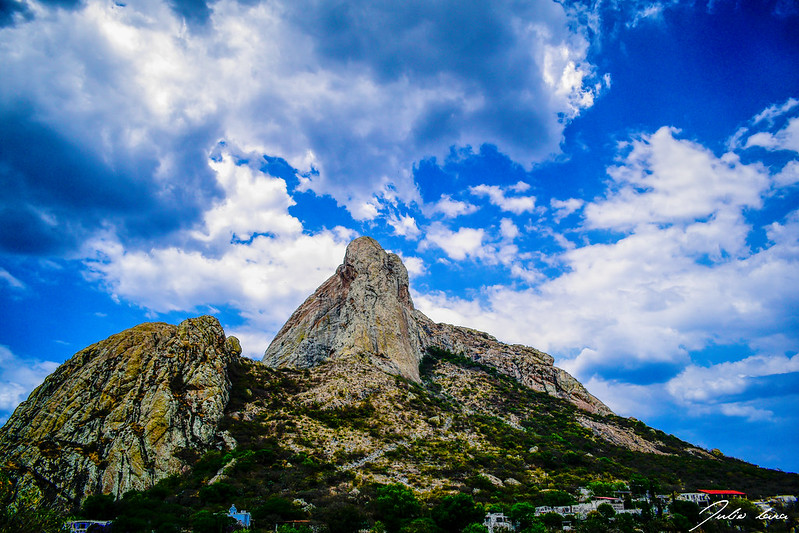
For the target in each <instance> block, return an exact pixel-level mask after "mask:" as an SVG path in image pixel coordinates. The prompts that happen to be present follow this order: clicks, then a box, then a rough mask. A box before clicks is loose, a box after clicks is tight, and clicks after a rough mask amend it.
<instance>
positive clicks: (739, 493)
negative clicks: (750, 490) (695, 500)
mask: <svg viewBox="0 0 799 533" xmlns="http://www.w3.org/2000/svg"><path fill="white" fill-rule="evenodd" d="M699 492H704V493H705V494H715V495H717V496H725V495H728V494H732V495H735V496H746V493H745V492H739V491H737V490H701V489H700V490H699Z"/></svg>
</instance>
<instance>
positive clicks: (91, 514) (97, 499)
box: [80, 494, 117, 520]
mask: <svg viewBox="0 0 799 533" xmlns="http://www.w3.org/2000/svg"><path fill="white" fill-rule="evenodd" d="M116 503H117V502H116V500H115V499H114V497H113V496H111V495H110V494H92V495H90V496H87V497H86V499H85V500H83V505H81V507H80V517H81V518H87V519H90V520H111V519H113V518H116V516H117V505H116Z"/></svg>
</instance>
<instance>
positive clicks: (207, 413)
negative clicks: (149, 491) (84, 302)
mask: <svg viewBox="0 0 799 533" xmlns="http://www.w3.org/2000/svg"><path fill="white" fill-rule="evenodd" d="M240 353H241V347H240V346H239V343H238V340H237V339H236V338H235V337H228V338H225V334H224V331H223V330H222V327H221V326H220V324H219V322H218V321H217V319H216V318H213V317H208V316H205V317H200V318H194V319H189V320H185V321H184V322H182V323H181V324H180V325H178V326H172V325H169V324H164V323H149V324H142V325H139V326H136V327H134V328H131V329H129V330H127V331H123V332H122V333H119V334H116V335H113V336H111V337H109V338H108V339H106V340H104V341H101V342H98V343H97V344H94V345H92V346H89V347H88V348H86V349H84V350H81V351H80V352H78V353H77V354H75V355H74V356H73V357H72V358H71V359H70V360H68V361H67V362H65V363H64V364H63V365H61V366H60V367H59V368H58V369H57V370H56V371H55V372H54V373H53V374H51V375H50V376H48V377H47V379H46V380H45V381H44V383H43V384H42V385H41V386H39V387H38V388H37V389H36V390H35V391H34V392H33V393H32V394H31V395H30V397H29V398H28V400H27V401H25V402H22V403H21V404H20V405H19V406H18V407H17V409H16V410H15V411H14V414H13V415H12V416H11V418H10V419H9V420H8V422H7V423H6V424H5V426H4V427H3V428H2V429H0V458H2V459H3V462H4V463H5V465H6V466H7V467H8V468H9V469H11V470H14V471H15V474H16V477H17V479H18V480H20V481H19V482H21V483H22V484H23V485H35V486H37V487H38V488H39V490H41V491H42V492H43V493H45V495H46V496H48V498H47V499H49V500H52V501H60V502H62V503H66V504H70V503H74V502H78V501H80V499H81V498H82V497H83V496H84V495H85V494H90V493H105V494H109V493H110V494H114V495H116V496H121V495H122V494H123V493H125V492H126V491H128V490H131V489H145V488H149V487H150V486H152V485H153V484H154V483H155V482H156V481H158V480H159V479H162V478H164V477H166V476H168V475H170V474H173V473H177V472H180V471H181V469H183V468H185V467H186V462H185V461H184V459H182V458H181V457H182V456H183V455H184V453H182V452H188V453H186V456H187V457H194V456H196V452H203V451H204V450H207V449H208V448H209V447H212V446H214V445H215V444H216V442H217V440H218V439H219V435H218V431H217V426H218V423H219V420H220V419H221V417H222V415H223V411H224V409H225V406H226V405H227V402H228V397H229V394H230V379H229V377H228V367H229V365H230V363H231V361H232V360H233V359H234V358H237V356H238V355H239V354H240Z"/></svg>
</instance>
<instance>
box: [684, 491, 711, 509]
mask: <svg viewBox="0 0 799 533" xmlns="http://www.w3.org/2000/svg"><path fill="white" fill-rule="evenodd" d="M677 499H678V500H681V501H684V502H693V503H695V504H697V505H699V506H700V507H706V506H707V505H708V504H709V503H710V496H709V495H707V494H705V493H704V492H683V493H680V494H678V495H677Z"/></svg>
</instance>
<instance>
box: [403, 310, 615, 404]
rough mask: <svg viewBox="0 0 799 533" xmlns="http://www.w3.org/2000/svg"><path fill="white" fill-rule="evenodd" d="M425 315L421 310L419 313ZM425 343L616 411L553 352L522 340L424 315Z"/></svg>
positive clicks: (532, 384) (533, 386)
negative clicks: (511, 341) (515, 341)
mask: <svg viewBox="0 0 799 533" xmlns="http://www.w3.org/2000/svg"><path fill="white" fill-rule="evenodd" d="M419 315H421V313H419ZM419 323H420V326H421V329H422V331H423V332H424V336H423V338H424V341H423V342H424V345H425V347H428V346H435V347H437V348H443V349H445V350H448V351H450V352H453V353H457V354H463V355H464V356H466V357H468V358H470V359H472V360H473V361H475V362H477V363H482V364H484V365H488V366H491V367H494V368H496V369H497V370H498V371H499V372H501V373H502V374H505V375H506V376H510V377H512V378H514V379H515V380H516V381H518V382H519V383H521V384H522V385H525V386H527V387H530V388H531V389H533V390H536V391H539V392H546V393H548V394H550V395H551V396H556V397H558V398H562V399H564V400H567V401H569V402H571V403H573V404H574V405H575V406H577V407H579V408H580V409H583V410H584V411H588V412H590V413H596V414H600V415H608V414H612V411H611V410H610V408H609V407H608V406H606V405H605V404H604V403H602V402H601V401H600V400H599V399H598V398H596V397H595V396H594V395H592V394H591V393H590V392H588V391H587V390H586V389H585V387H583V385H582V384H581V383H580V382H579V381H577V380H576V379H574V378H573V377H572V376H571V375H570V374H569V373H568V372H566V371H565V370H563V369H561V368H558V367H556V366H554V365H553V362H554V359H553V357H552V356H551V355H549V354H546V353H544V352H542V351H539V350H536V349H535V348H530V347H529V346H524V345H521V344H505V343H502V342H499V341H498V340H497V339H495V338H494V337H492V336H491V335H489V334H488V333H484V332H482V331H477V330H474V329H470V328H465V327H461V326H452V325H450V324H436V323H434V322H432V321H431V320H430V319H428V318H427V317H425V316H424V315H421V317H420V318H419Z"/></svg>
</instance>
